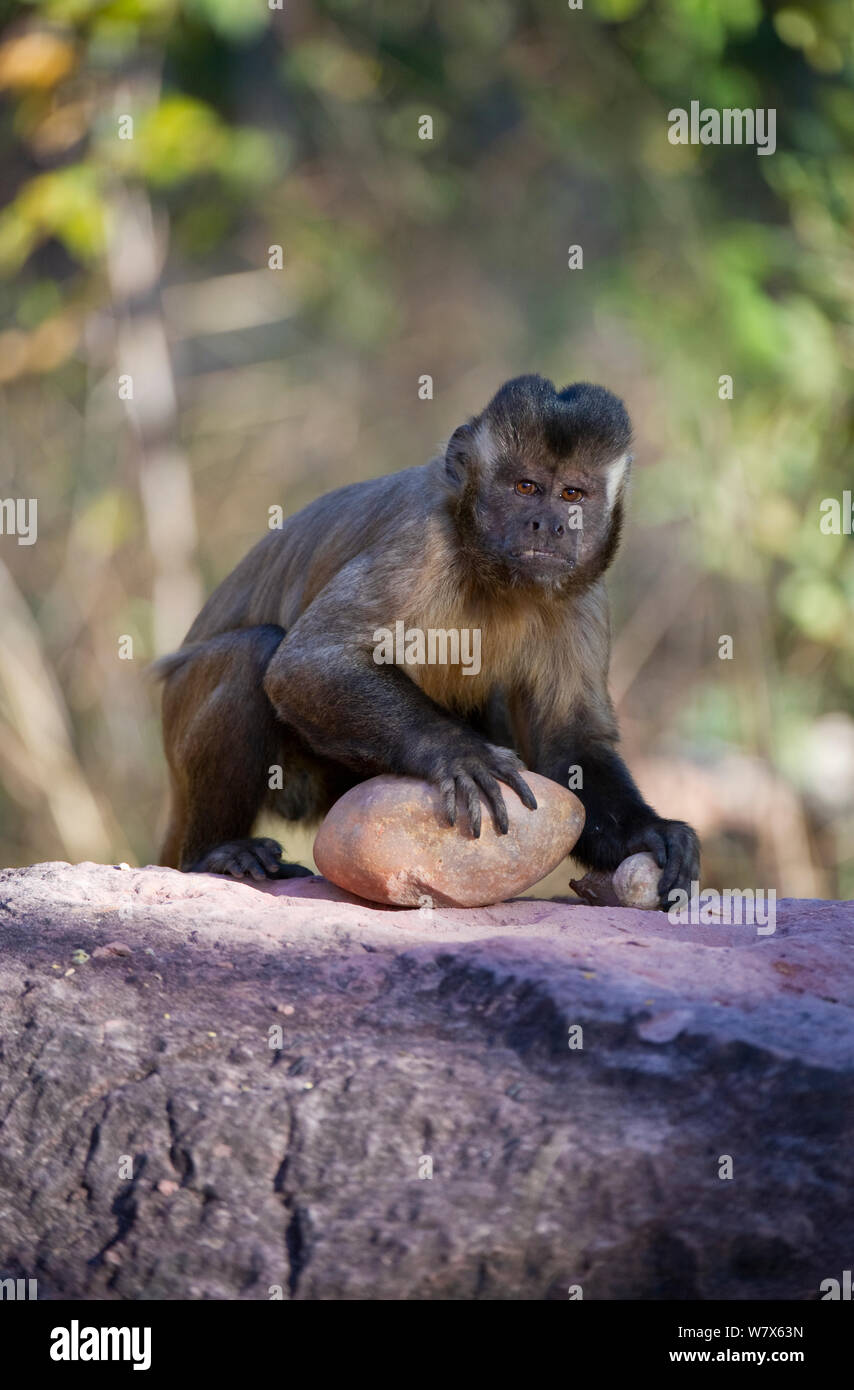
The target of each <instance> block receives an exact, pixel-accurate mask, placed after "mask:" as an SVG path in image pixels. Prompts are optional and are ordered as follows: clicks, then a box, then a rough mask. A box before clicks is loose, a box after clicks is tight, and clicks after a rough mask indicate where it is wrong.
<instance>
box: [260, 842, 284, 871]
mask: <svg viewBox="0 0 854 1390" xmlns="http://www.w3.org/2000/svg"><path fill="white" fill-rule="evenodd" d="M255 854H256V856H257V858H258V859H260V861H261V864H262V865H263V867H264V869H265V871H266V872H267V873H268V874H276V873H277V872H278V870H279V867H280V866H281V863H282V846H281V845H280V844H277V843H276V841H275V840H262V841H261V842H260V843H259V844H257V845H256V846H255Z"/></svg>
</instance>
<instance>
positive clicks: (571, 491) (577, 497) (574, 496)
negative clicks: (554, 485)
mask: <svg viewBox="0 0 854 1390" xmlns="http://www.w3.org/2000/svg"><path fill="white" fill-rule="evenodd" d="M583 496H584V493H583V492H582V491H581V488H580V487H565V488H564V490H563V492H562V493H561V497H562V498H563V500H564V502H580V501H581V499H582V497H583Z"/></svg>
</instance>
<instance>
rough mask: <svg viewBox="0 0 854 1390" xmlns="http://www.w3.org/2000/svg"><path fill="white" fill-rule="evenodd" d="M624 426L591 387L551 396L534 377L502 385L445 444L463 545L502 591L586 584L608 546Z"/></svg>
mask: <svg viewBox="0 0 854 1390" xmlns="http://www.w3.org/2000/svg"><path fill="white" fill-rule="evenodd" d="M629 430H630V426H629V424H628V417H627V416H626V415H625V411H624V410H623V408H622V405H621V403H620V402H619V401H617V399H616V397H614V396H612V395H611V393H610V392H607V391H605V390H603V388H601V387H581V388H567V390H566V392H562V393H557V392H555V390H554V387H552V386H551V385H550V383H545V382H542V379H541V378H539V377H523V378H519V379H518V380H517V381H515V382H511V383H508V385H507V386H506V387H504V388H502V391H501V392H499V394H498V396H496V398H495V400H494V401H493V402H492V403H491V404H490V405H489V406H488V407H487V409H486V410H485V411H484V412H483V414H482V415H481V416H479V417H478V418H477V419H475V420H473V421H472V422H471V424H469V425H466V426H463V427H462V428H461V429H460V430H457V431H456V434H455V435H454V436H453V438H452V440H451V444H450V445H449V450H448V454H447V456H446V458H447V461H448V468H449V471H450V472H451V475H452V476H453V475H454V473H455V474H456V476H457V477H458V479H459V481H460V483H461V493H460V505H459V512H458V516H459V518H460V521H461V524H462V527H463V530H464V532H465V535H466V540H467V543H468V547H469V548H470V549H476V550H477V551H478V552H479V553H480V555H481V556H482V557H483V558H484V559H486V560H488V561H491V564H490V566H489V568H490V571H491V577H492V579H493V580H494V579H495V578H496V577H503V579H504V582H507V583H510V584H511V585H514V586H517V585H534V586H537V587H541V588H547V589H557V590H560V589H563V590H568V589H574V588H579V587H583V586H585V585H587V584H589V583H591V582H592V581H593V580H594V579H595V578H596V577H597V576H598V575H599V574H601V573H602V572H603V570H604V569H605V568H606V567H607V566H608V564H609V563H610V561H611V559H612V558H613V555H614V552H615V550H616V547H617V542H618V539H619V532H620V522H621V517H622V497H623V491H624V488H625V483H626V479H627V476H628V470H629V464H630V461H631V460H630V457H629V455H628V453H627V447H628V438H629Z"/></svg>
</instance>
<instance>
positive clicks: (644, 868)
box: [614, 854, 661, 910]
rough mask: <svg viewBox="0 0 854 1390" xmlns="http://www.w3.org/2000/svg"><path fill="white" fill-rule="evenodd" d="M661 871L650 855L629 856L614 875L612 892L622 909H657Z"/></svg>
mask: <svg viewBox="0 0 854 1390" xmlns="http://www.w3.org/2000/svg"><path fill="white" fill-rule="evenodd" d="M660 878H661V870H660V868H659V867H658V865H657V864H656V862H655V860H654V859H653V857H652V855H651V854H630V855H629V857H628V859H624V860H623V862H622V864H620V865H619V866H618V868H617V870H616V872H615V873H614V892H615V893H616V894H617V897H618V898H619V899H620V902H621V903H622V905H623V907H642V908H646V909H647V910H649V909H651V908H654V907H658V883H659V880H660Z"/></svg>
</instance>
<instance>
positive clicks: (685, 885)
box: [623, 816, 700, 912]
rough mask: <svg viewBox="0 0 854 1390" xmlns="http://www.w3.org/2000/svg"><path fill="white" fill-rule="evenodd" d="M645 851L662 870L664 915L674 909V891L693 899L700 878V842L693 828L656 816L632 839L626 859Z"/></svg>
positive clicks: (660, 895) (660, 892)
mask: <svg viewBox="0 0 854 1390" xmlns="http://www.w3.org/2000/svg"><path fill="white" fill-rule="evenodd" d="M643 851H647V853H649V854H651V855H652V856H653V858H654V859H655V861H656V863H657V864H658V867H659V868H660V869H661V878H660V879H659V880H658V902H659V907H660V908H661V910H662V912H667V910H668V908H670V907H672V906H673V904H672V903H671V901H670V894H671V893H672V892H673V890H674V889H680V890H681V891H683V892H684V893H686V894H687V895H688V897H690V896H691V883H692V881H693V880H697V879H699V877H700V841H699V839H698V838H697V835H696V832H695V831H693V830H692V829H691V827H690V825H686V824H685V822H684V821H681V820H663V819H662V818H661V817H660V816H655V817H654V818H653V819H652V820H650V821H648V822H647V823H646V824H645V825H643V826H642V827H641V828H640V829H638V830H636V831H635V832H634V833H633V834H632V835H630V837H629V839H628V841H627V843H626V851H625V855H624V856H623V857H624V858H628V856H629V855H630V854H640V853H642V852H643Z"/></svg>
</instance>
